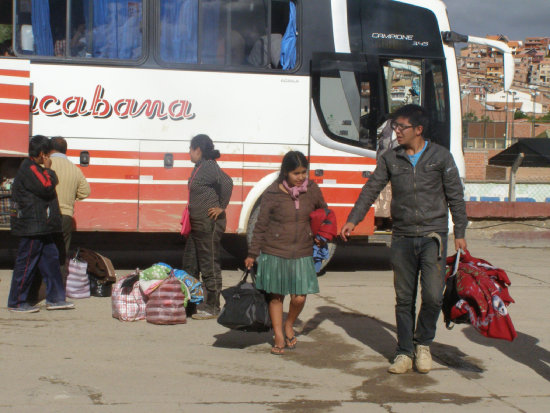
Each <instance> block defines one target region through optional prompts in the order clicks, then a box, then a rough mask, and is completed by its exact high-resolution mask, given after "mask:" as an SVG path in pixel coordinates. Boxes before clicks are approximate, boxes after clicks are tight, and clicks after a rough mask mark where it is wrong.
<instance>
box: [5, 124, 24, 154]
mask: <svg viewBox="0 0 550 413" xmlns="http://www.w3.org/2000/svg"><path fill="white" fill-rule="evenodd" d="M0 131H1V132H0V135H1V136H3V138H2V139H0V151H2V150H4V151H15V152H23V153H27V151H28V150H29V133H30V131H29V125H24V124H20V123H0Z"/></svg>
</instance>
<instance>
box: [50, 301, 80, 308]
mask: <svg viewBox="0 0 550 413" xmlns="http://www.w3.org/2000/svg"><path fill="white" fill-rule="evenodd" d="M73 308H74V304H73V303H71V302H70V301H58V302H56V303H50V302H49V301H46V310H71V309H73Z"/></svg>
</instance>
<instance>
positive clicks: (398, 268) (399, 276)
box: [340, 105, 468, 374]
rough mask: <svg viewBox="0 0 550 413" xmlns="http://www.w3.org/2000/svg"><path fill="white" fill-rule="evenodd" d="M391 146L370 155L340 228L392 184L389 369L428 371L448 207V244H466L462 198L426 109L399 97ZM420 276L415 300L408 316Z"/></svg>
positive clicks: (361, 213) (452, 166) (441, 279)
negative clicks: (392, 347) (373, 160)
mask: <svg viewBox="0 0 550 413" xmlns="http://www.w3.org/2000/svg"><path fill="white" fill-rule="evenodd" d="M392 118H393V120H392V124H391V125H392V128H393V130H394V131H395V133H396V136H397V143H398V144H399V146H397V147H396V148H393V149H391V150H388V151H386V152H385V153H384V154H383V155H382V156H381V157H380V158H379V159H378V161H377V165H376V169H375V170H374V174H373V175H372V176H371V178H370V179H369V181H368V182H367V183H366V184H365V186H363V189H362V191H361V194H360V195H359V198H358V199H357V201H356V202H355V205H354V207H353V209H352V210H351V212H350V214H349V216H348V219H347V223H346V224H345V225H344V226H343V227H342V230H341V231H340V235H341V236H342V238H343V239H344V241H347V237H348V236H349V235H350V233H351V231H353V229H354V228H355V226H356V225H357V224H358V223H359V222H360V221H361V220H362V219H363V218H364V217H365V214H366V213H367V211H368V210H369V208H370V207H371V205H372V203H373V202H374V201H375V199H376V197H377V196H378V194H379V193H380V191H381V190H382V189H384V187H385V186H386V184H387V183H388V182H391V186H392V203H391V216H392V221H393V236H392V245H391V263H392V267H393V272H394V287H395V294H396V305H395V316H396V324H397V349H396V356H395V359H394V361H393V363H392V364H391V366H390V367H389V369H388V371H389V372H390V373H395V374H401V373H405V372H407V371H409V370H411V369H412V366H413V360H414V365H415V367H416V370H417V371H418V372H420V373H428V372H429V371H430V369H431V364H432V358H431V355H430V347H429V346H430V344H431V343H432V341H433V339H434V337H435V330H436V323H437V319H438V317H439V312H440V311H441V302H442V299H443V287H444V284H445V258H446V253H447V233H448V210H449V209H450V210H451V214H452V218H453V223H454V236H455V248H456V249H457V250H458V249H459V248H462V249H465V248H466V240H465V238H464V236H465V232H466V225H467V222H468V219H467V216H466V206H465V203H464V193H463V188H462V183H461V181H460V177H459V174H458V169H457V167H456V164H455V162H454V160H453V157H452V155H451V153H450V152H449V151H448V150H447V149H445V148H444V147H442V146H440V145H438V144H436V143H433V142H431V141H430V140H429V139H426V137H425V135H426V134H427V131H428V130H429V117H428V115H427V113H426V111H425V110H424V109H423V108H422V107H420V106H418V105H405V106H403V107H401V108H400V109H398V110H397V111H396V112H395V113H394V114H393V116H392ZM419 280H420V287H421V297H422V304H421V307H420V313H419V314H418V319H417V320H416V323H415V315H416V305H415V301H416V293H417V288H418V281H419Z"/></svg>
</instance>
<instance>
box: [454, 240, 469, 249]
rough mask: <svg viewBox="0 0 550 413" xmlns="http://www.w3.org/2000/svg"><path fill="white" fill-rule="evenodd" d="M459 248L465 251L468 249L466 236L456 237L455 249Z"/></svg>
mask: <svg viewBox="0 0 550 413" xmlns="http://www.w3.org/2000/svg"><path fill="white" fill-rule="evenodd" d="M459 249H461V250H462V251H465V250H466V249H467V245H466V239H465V238H456V239H455V250H456V251H458V250H459Z"/></svg>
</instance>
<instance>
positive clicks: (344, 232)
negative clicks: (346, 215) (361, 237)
mask: <svg viewBox="0 0 550 413" xmlns="http://www.w3.org/2000/svg"><path fill="white" fill-rule="evenodd" d="M354 229H355V224H352V223H351V222H346V224H345V225H344V226H343V227H342V229H341V230H340V236H341V237H342V239H343V240H344V241H347V240H348V237H349V236H350V234H351V232H352V231H353V230H354Z"/></svg>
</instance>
